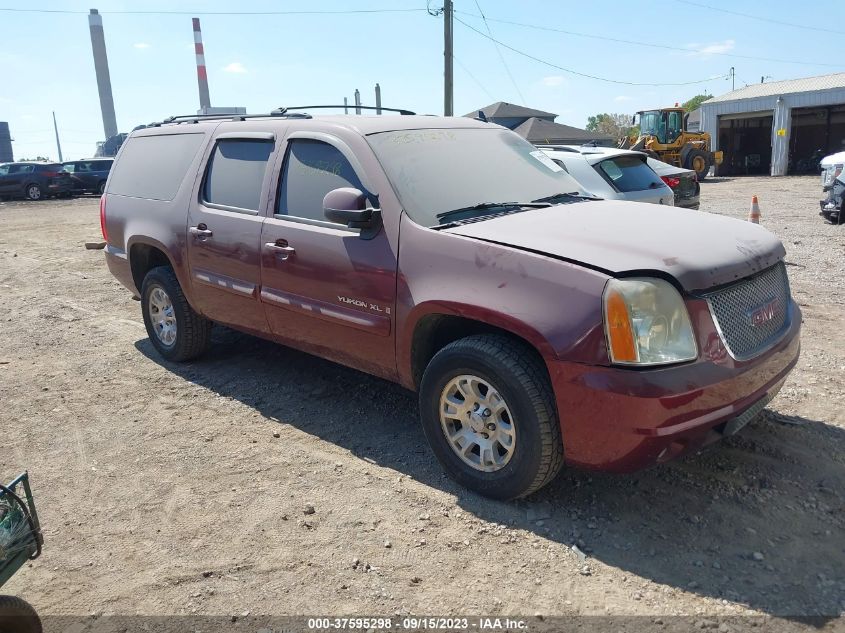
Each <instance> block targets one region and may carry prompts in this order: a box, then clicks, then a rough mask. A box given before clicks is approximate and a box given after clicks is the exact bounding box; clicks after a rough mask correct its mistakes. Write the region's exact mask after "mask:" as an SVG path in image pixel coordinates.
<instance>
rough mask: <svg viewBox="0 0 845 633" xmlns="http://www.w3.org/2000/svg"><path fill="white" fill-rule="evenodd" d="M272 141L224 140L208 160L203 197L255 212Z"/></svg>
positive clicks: (271, 148)
mask: <svg viewBox="0 0 845 633" xmlns="http://www.w3.org/2000/svg"><path fill="white" fill-rule="evenodd" d="M273 147H274V144H273V141H270V140H267V141H264V140H261V141H256V140H245V139H244V140H239V139H232V140H229V139H226V140H222V141H218V142H217V146H216V147H215V148H214V154H213V155H212V157H211V160H209V161H208V172H207V173H206V176H205V189H204V194H203V199H204V200H205V202H208V203H210V204H216V205H220V206H224V207H235V208H237V209H247V210H249V211H258V206H259V203H260V201H261V187H262V185H263V184H264V174H265V173H266V172H267V162H268V161H269V160H270V155H271V154H272V153H273Z"/></svg>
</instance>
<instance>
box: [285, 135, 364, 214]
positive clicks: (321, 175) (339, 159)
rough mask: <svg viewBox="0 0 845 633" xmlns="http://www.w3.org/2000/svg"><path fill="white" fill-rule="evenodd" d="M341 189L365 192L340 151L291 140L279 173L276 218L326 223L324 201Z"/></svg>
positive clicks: (315, 141) (329, 146) (302, 140)
mask: <svg viewBox="0 0 845 633" xmlns="http://www.w3.org/2000/svg"><path fill="white" fill-rule="evenodd" d="M340 187H353V188H355V189H361V190H363V189H364V188H363V186H362V185H361V181H360V179H359V178H358V176H357V175H356V174H355V170H354V169H352V165H350V164H349V161H348V160H346V157H345V156H344V155H343V154H342V153H341V152H340V150H339V149H337V148H336V147H334V146H333V145H329V144H328V143H324V142H323V141H317V140H312V139H293V140H291V141H290V142H289V144H288V151H287V156H286V157H285V166H284V169H283V170H282V186H281V188H280V190H279V199H278V202H277V203H276V215H280V216H291V217H297V218H305V219H307V220H317V221H320V222H328V220H327V219H326V217H325V215H323V198H324V197H325V195H326V194H327V193H328V192H329V191H331V190H332V189H338V188H340Z"/></svg>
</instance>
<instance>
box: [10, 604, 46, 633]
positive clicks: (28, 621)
mask: <svg viewBox="0 0 845 633" xmlns="http://www.w3.org/2000/svg"><path fill="white" fill-rule="evenodd" d="M41 632H42V628H41V619H40V618H39V617H38V614H37V613H36V612H35V609H33V608H32V605H31V604H29V603H28V602H27V601H26V600H22V599H21V598H16V597H15V596H0V633H41Z"/></svg>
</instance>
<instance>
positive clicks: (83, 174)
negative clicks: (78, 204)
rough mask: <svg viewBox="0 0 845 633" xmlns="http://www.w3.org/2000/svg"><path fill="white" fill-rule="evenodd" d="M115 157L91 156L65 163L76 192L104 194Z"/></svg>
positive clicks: (65, 168)
mask: <svg viewBox="0 0 845 633" xmlns="http://www.w3.org/2000/svg"><path fill="white" fill-rule="evenodd" d="M112 163H114V159H113V158H89V159H85V160H71V161H67V162H65V163H63V165H64V170H65V171H66V172H68V173H69V174H70V177H71V180H72V181H73V190H74V192H75V193H96V194H98V195H102V193H103V190H104V189H105V188H106V180H108V178H109V172H110V171H111V166H112Z"/></svg>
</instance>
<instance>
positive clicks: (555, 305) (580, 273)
mask: <svg viewBox="0 0 845 633" xmlns="http://www.w3.org/2000/svg"><path fill="white" fill-rule="evenodd" d="M401 236H402V237H401V240H402V243H401V246H400V249H399V272H400V274H399V278H398V285H397V301H396V324H397V331H396V337H397V338H396V355H397V369H398V371H399V374H400V376H401V377H402V381H403V383H404V384H412V383H413V368H412V362H413V350H412V346H413V341H414V332H415V330H416V328H417V325H418V324H419V323H420V321H421V320H422V319H423V318H425V317H426V316H429V315H432V314H443V315H450V316H460V317H462V318H465V319H470V320H473V321H477V322H480V323H483V324H487V325H490V326H493V327H496V328H499V329H502V330H506V331H508V332H512V333H514V334H515V335H517V336H519V337H520V338H522V339H524V340H526V341H527V342H528V343H530V344H531V345H532V346H533V347H534V348H535V349H537V351H538V352H539V353H540V355H541V356H543V358H545V359H546V360H569V361H572V362H581V363H587V364H606V363H607V350H606V346H605V341H604V329H603V327H602V316H601V297H602V293H603V291H604V286H605V284H606V282H607V279H608V276H607V275H606V274H604V273H601V272H598V271H595V270H591V269H588V268H585V267H582V266H579V265H577V264H574V263H571V262H566V261H562V260H561V259H556V258H554V257H552V256H548V255H543V254H539V253H534V252H529V251H525V250H520V249H518V248H515V247H511V246H505V245H501V244H494V243H490V242H484V241H481V240H477V239H474V238H470V237H464V236H461V235H457V234H453V233H444V232H440V231H435V230H432V229H427V228H425V227H421V226H419V225H416V224H414V223H413V222H412V221H411V220H409V219H407V218H406V217H403V219H402V228H401Z"/></svg>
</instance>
